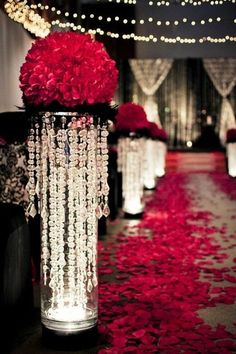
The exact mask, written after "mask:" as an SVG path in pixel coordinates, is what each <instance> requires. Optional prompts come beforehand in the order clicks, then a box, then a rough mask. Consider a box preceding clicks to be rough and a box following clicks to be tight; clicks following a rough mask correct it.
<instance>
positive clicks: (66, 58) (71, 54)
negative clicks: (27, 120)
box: [20, 32, 118, 108]
mask: <svg viewBox="0 0 236 354" xmlns="http://www.w3.org/2000/svg"><path fill="white" fill-rule="evenodd" d="M117 78H118V71H117V69H116V66H115V62H114V61H113V60H112V59H111V58H110V57H109V55H108V54H107V52H106V51H105V49H104V46H103V44H102V43H99V42H97V41H95V40H93V39H92V38H91V36H90V35H87V34H79V33H75V32H53V33H50V34H49V35H48V36H47V37H46V38H43V39H37V40H36V41H35V43H34V44H33V45H32V48H31V49H30V50H29V52H28V54H27V56H26V61H25V63H24V64H23V65H22V67H21V71H20V88H21V90H22V91H23V99H24V101H25V103H26V104H29V105H33V106H38V105H43V106H48V105H50V104H51V103H55V102H56V103H59V104H60V105H62V106H65V107H69V108H74V107H76V106H78V105H81V104H96V103H110V101H111V99H112V97H113V95H114V91H115V88H116V86H117Z"/></svg>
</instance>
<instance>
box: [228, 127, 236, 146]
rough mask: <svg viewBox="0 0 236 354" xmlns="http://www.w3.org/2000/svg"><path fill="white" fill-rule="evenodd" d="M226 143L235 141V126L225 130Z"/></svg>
mask: <svg viewBox="0 0 236 354" xmlns="http://www.w3.org/2000/svg"><path fill="white" fill-rule="evenodd" d="M226 142H227V143H236V128H231V129H228V130H227V133H226Z"/></svg>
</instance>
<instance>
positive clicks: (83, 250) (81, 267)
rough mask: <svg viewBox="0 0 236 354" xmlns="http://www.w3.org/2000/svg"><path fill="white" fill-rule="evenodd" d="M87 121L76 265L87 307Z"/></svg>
mask: <svg viewBox="0 0 236 354" xmlns="http://www.w3.org/2000/svg"><path fill="white" fill-rule="evenodd" d="M85 121H86V119H83V118H82V127H81V130H80V131H79V133H78V135H79V149H78V162H79V173H78V176H77V190H78V203H77V208H76V262H77V263H76V264H77V282H76V294H77V297H76V298H77V301H78V303H79V304H81V305H82V307H83V308H85V307H86V303H87V297H86V284H87V237H86V215H87V207H86V191H87V178H86V176H87V155H86V148H87V144H86V141H87V129H86V126H85Z"/></svg>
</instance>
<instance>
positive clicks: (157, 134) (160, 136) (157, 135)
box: [149, 122, 168, 142]
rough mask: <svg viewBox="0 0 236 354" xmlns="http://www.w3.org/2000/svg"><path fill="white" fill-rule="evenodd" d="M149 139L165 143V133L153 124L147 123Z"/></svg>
mask: <svg viewBox="0 0 236 354" xmlns="http://www.w3.org/2000/svg"><path fill="white" fill-rule="evenodd" d="M149 131H150V137H151V138H152V139H156V140H160V141H163V142H166V141H167V138H168V137H167V133H166V131H165V130H164V129H162V128H159V127H158V125H157V124H156V123H154V122H149Z"/></svg>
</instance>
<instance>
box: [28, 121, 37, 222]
mask: <svg viewBox="0 0 236 354" xmlns="http://www.w3.org/2000/svg"><path fill="white" fill-rule="evenodd" d="M35 140H36V138H35V127H34V121H33V120H32V123H31V129H30V133H29V137H28V151H29V159H28V173H29V181H28V183H27V189H28V193H29V207H28V209H27V213H28V215H30V216H32V217H33V216H34V215H35V214H36V210H35V186H36V180H35V178H36V177H35V159H36V156H35V155H36V152H35Z"/></svg>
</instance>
